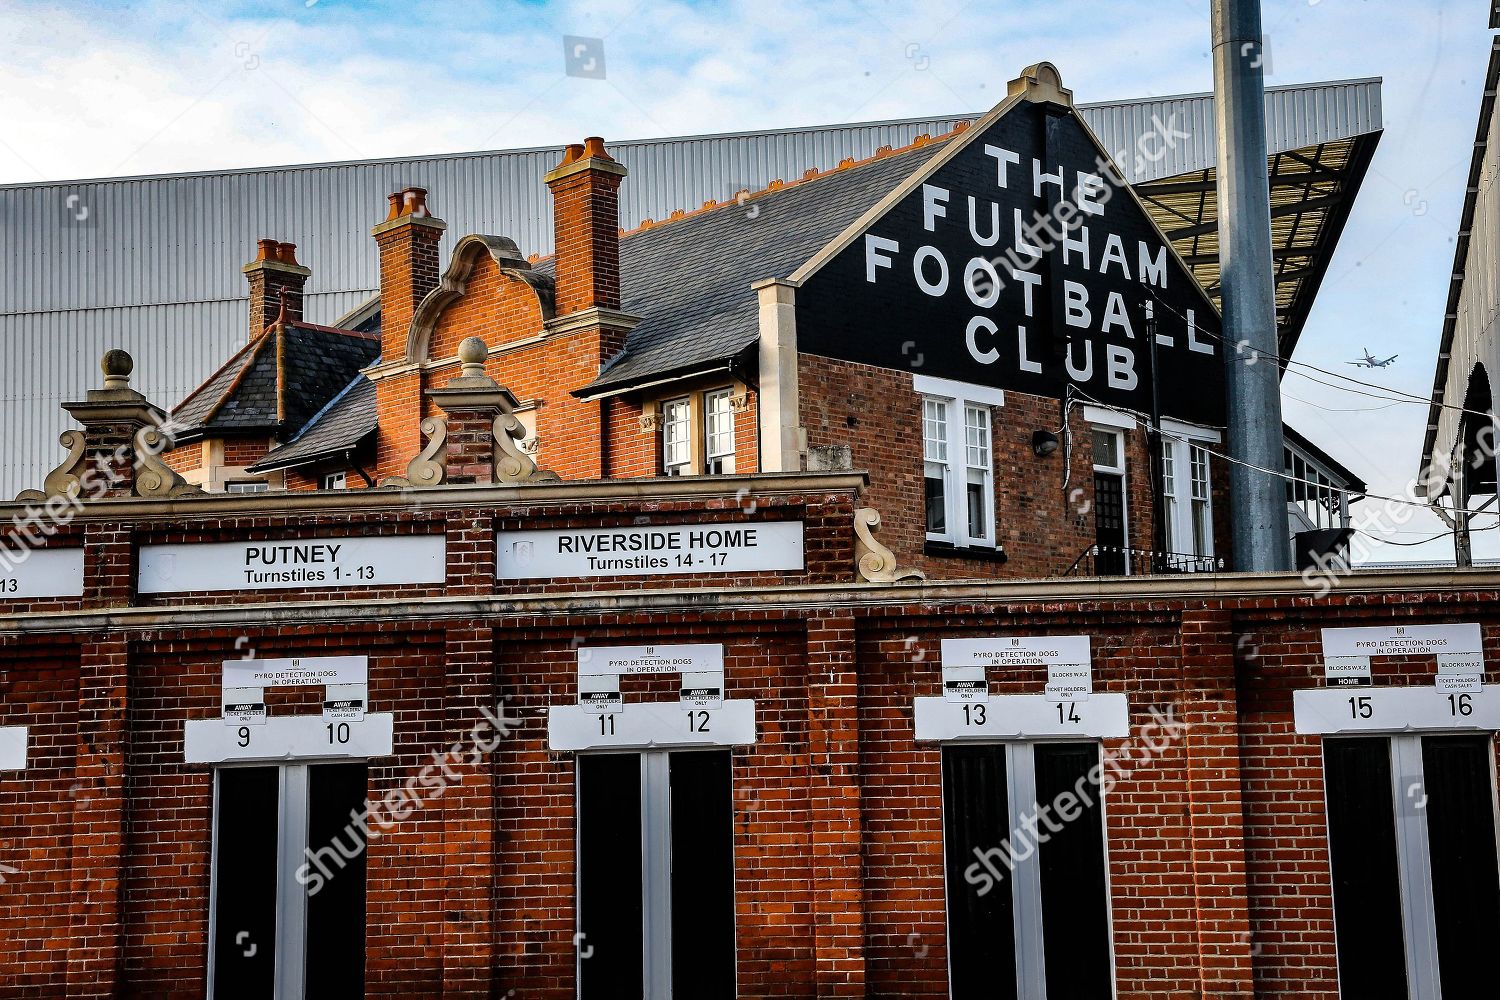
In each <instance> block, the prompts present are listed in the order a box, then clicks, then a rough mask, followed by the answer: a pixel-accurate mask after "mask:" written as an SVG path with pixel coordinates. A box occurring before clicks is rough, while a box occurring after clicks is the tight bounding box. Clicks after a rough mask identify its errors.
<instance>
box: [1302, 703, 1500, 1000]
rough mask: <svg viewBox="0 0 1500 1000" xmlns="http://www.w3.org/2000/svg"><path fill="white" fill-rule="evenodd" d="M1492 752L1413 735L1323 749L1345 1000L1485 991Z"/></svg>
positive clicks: (1341, 742)
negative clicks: (1478, 987)
mask: <svg viewBox="0 0 1500 1000" xmlns="http://www.w3.org/2000/svg"><path fill="white" fill-rule="evenodd" d="M1348 690H1350V691H1357V690H1360V689H1358V688H1349V689H1348ZM1449 697H1457V696H1454V695H1450V696H1449ZM1464 697H1468V696H1467V695H1465V696H1464ZM1349 700H1350V701H1351V702H1353V701H1355V699H1354V698H1352V697H1351V698H1350V699H1349ZM1493 742H1494V741H1493V738H1492V736H1491V735H1490V734H1482V735H1467V734H1464V735H1458V734H1454V735H1449V734H1431V735H1427V734H1420V733H1419V734H1403V735H1399V736H1393V737H1385V736H1368V737H1364V736H1361V737H1355V738H1338V739H1327V740H1324V741H1323V781H1324V795H1325V797H1326V805H1327V810H1328V814H1327V815H1328V846H1329V867H1330V868H1331V874H1332V882H1333V928H1334V940H1335V942H1336V944H1337V951H1338V970H1339V995H1340V996H1342V997H1345V998H1346V1000H1365V998H1370V997H1401V998H1405V997H1407V996H1412V997H1436V996H1444V997H1464V996H1474V995H1476V994H1475V985H1474V984H1476V983H1482V982H1486V981H1488V977H1489V976H1490V972H1489V966H1490V964H1491V961H1490V958H1489V954H1490V952H1489V949H1490V948H1491V947H1493V944H1492V942H1493V941H1494V940H1495V935H1496V934H1500V871H1497V865H1496V855H1495V849H1496V837H1495V781H1494V777H1493V771H1492V768H1493V767H1494V746H1493ZM1481 992H1482V991H1481Z"/></svg>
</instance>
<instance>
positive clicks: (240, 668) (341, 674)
mask: <svg viewBox="0 0 1500 1000" xmlns="http://www.w3.org/2000/svg"><path fill="white" fill-rule="evenodd" d="M223 662H224V686H225V687H230V688H268V687H315V686H319V685H325V684H367V683H369V679H370V658H369V657H367V656H294V657H290V658H286V659H269V660H256V659H249V660H225V661H223Z"/></svg>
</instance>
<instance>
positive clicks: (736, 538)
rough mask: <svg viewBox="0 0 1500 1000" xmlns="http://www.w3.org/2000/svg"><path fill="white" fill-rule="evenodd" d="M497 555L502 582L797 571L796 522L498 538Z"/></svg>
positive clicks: (651, 527)
mask: <svg viewBox="0 0 1500 1000" xmlns="http://www.w3.org/2000/svg"><path fill="white" fill-rule="evenodd" d="M499 550H500V551H499V568H498V576H499V577H500V578H501V579H502V580H535V579H541V578H548V577H579V576H667V575H670V574H675V573H684V574H686V573H753V572H757V571H761V570H781V571H790V572H799V571H801V570H802V568H803V555H802V522H801V521H748V522H737V523H718V524H715V523H707V524H679V525H643V526H630V527H624V526H622V527H610V528H563V529H541V530H534V531H502V532H499Z"/></svg>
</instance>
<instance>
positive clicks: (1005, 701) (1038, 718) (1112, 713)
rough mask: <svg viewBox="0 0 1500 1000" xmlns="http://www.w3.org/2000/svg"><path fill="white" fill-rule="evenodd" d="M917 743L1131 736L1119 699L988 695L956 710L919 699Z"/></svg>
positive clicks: (939, 701)
mask: <svg viewBox="0 0 1500 1000" xmlns="http://www.w3.org/2000/svg"><path fill="white" fill-rule="evenodd" d="M915 708H916V720H915V721H916V736H917V739H919V740H1018V739H1020V740H1024V739H1046V738H1049V737H1068V736H1074V737H1091V738H1096V739H1098V738H1105V737H1109V738H1116V737H1124V736H1128V735H1130V706H1129V704H1128V702H1127V701H1126V698H1125V696H1124V695H1123V694H1096V695H1094V696H1093V697H1092V698H1090V699H1089V700H1088V701H1058V702H1054V701H1049V700H1048V699H1047V696H1046V695H1040V694H1007V695H993V696H991V697H990V700H989V701H987V702H984V703H982V704H974V705H957V704H954V703H953V702H950V701H947V700H945V699H943V698H918V699H916V701H915Z"/></svg>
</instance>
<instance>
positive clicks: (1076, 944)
mask: <svg viewBox="0 0 1500 1000" xmlns="http://www.w3.org/2000/svg"><path fill="white" fill-rule="evenodd" d="M942 768H943V824H944V832H943V846H944V854H945V855H946V857H945V862H946V864H945V868H946V870H947V888H948V892H947V909H948V974H949V983H950V989H949V993H948V995H949V996H951V997H952V998H953V1000H996V998H1002V997H1003V998H1007V1000H1015V998H1030V997H1044V996H1045V997H1053V998H1064V1000H1067V998H1073V997H1079V998H1088V1000H1096V998H1108V997H1111V996H1113V995H1114V984H1113V978H1114V970H1113V959H1112V955H1111V943H1110V927H1109V883H1108V878H1107V875H1106V870H1107V864H1106V862H1107V844H1106V841H1105V836H1104V829H1105V827H1104V801H1103V800H1104V792H1103V789H1102V788H1101V786H1100V779H1099V775H1100V773H1101V768H1100V751H1099V744H1097V743H1094V742H1072V741H1069V742H1061V741H1059V742H1046V743H1033V742H1012V743H984V744H970V745H953V744H949V745H947V746H944V747H943V763H942ZM1064 801H1066V802H1067V803H1068V805H1069V812H1070V816H1069V818H1068V821H1067V822H1063V823H1054V821H1053V820H1052V819H1051V818H1048V819H1046V820H1045V821H1044V822H1045V824H1046V826H1047V828H1048V829H1047V830H1045V831H1041V832H1038V829H1039V828H1038V826H1037V822H1038V817H1039V816H1050V815H1051V814H1052V811H1053V810H1054V809H1055V808H1057V806H1058V804H1059V803H1062V802H1064Z"/></svg>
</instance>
